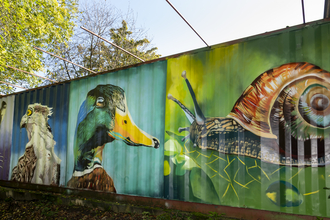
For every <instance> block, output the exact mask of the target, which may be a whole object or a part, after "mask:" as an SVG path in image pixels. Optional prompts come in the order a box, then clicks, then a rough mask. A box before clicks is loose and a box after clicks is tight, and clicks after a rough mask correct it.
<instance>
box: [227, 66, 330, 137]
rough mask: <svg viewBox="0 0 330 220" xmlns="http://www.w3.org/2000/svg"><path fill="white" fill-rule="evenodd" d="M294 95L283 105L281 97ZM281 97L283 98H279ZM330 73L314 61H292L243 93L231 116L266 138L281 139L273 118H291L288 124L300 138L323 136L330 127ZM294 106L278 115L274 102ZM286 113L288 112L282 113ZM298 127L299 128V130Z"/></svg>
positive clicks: (257, 80)
mask: <svg viewBox="0 0 330 220" xmlns="http://www.w3.org/2000/svg"><path fill="white" fill-rule="evenodd" d="M288 95H290V97H291V99H290V100H291V101H290V100H287V101H286V102H287V103H284V104H283V99H282V100H281V97H283V96H288ZM279 97H280V98H279ZM329 100H330V73H329V72H327V71H325V70H323V69H321V68H320V67H318V66H315V65H313V64H310V63H306V62H304V63H303V62H301V63H288V64H284V65H282V66H280V67H278V68H274V69H271V70H268V71H266V72H265V73H263V74H261V75H260V76H259V77H258V78H256V79H255V80H254V81H253V83H252V84H251V85H250V86H249V87H248V88H247V89H246V90H245V91H244V92H243V94H242V96H241V97H240V98H239V99H238V100H237V102H236V103H235V105H234V107H233V109H232V111H231V112H230V114H229V115H228V116H227V117H230V118H234V119H235V120H236V121H237V122H238V123H240V124H241V125H242V126H243V127H244V128H245V129H247V130H249V131H251V132H252V133H254V134H256V135H258V136H260V137H265V138H275V139H276V138H278V136H277V134H276V132H273V128H272V127H275V125H274V126H272V123H273V124H274V120H273V119H272V118H274V117H277V118H278V119H279V120H285V119H288V121H287V124H286V126H287V127H288V126H289V127H290V129H291V130H292V132H293V135H294V136H295V137H297V138H300V139H308V138H310V137H319V135H320V134H321V132H320V131H321V130H322V132H323V133H324V131H325V129H327V128H328V127H329V126H330V114H329V113H330V101H329ZM276 102H278V103H281V102H282V106H281V107H286V108H290V109H288V110H289V111H288V113H287V114H286V115H282V116H281V115H278V114H279V113H278V112H276V111H274V104H275V103H276ZM282 114H284V113H282ZM297 129H298V130H297Z"/></svg>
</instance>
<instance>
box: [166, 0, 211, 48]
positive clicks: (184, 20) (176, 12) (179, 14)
mask: <svg viewBox="0 0 330 220" xmlns="http://www.w3.org/2000/svg"><path fill="white" fill-rule="evenodd" d="M166 1H167V3H168V4H169V5H170V6H171V7H172V8H173V9H174V11H176V13H178V15H179V16H180V17H181V18H182V19H183V20H184V21H185V22H186V23H187V24H188V26H189V27H190V28H191V29H192V30H193V31H194V32H195V33H196V34H197V36H198V37H199V38H200V39H201V40H202V41H203V42H204V44H206V46H208V47H210V46H209V45H208V44H207V43H206V42H205V40H204V39H203V38H202V37H201V36H200V35H199V34H198V33H197V31H196V30H195V29H194V28H193V27H192V26H191V25H190V24H189V22H188V21H187V20H186V19H185V18H184V17H183V15H181V13H180V12H179V11H178V10H177V9H176V8H175V7H174V6H173V5H172V4H171V2H170V1H169V0H166Z"/></svg>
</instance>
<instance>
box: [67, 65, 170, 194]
mask: <svg viewBox="0 0 330 220" xmlns="http://www.w3.org/2000/svg"><path fill="white" fill-rule="evenodd" d="M165 76H166V62H158V63H154V64H152V65H145V66H141V67H139V68H131V69H127V70H124V71H118V72H116V73H108V74H104V75H100V76H98V77H95V78H91V79H88V80H84V79H82V80H78V81H75V82H72V83H71V85H70V90H71V92H70V121H69V132H68V137H69V140H68V146H69V148H68V155H67V158H70V159H71V161H72V162H71V161H70V163H68V164H69V169H68V170H67V174H66V175H67V186H68V187H72V188H85V189H90V190H102V191H107V192H113V193H120V194H122V193H127V194H135V195H145V196H155V197H159V196H162V195H163V191H162V185H163V174H162V169H163V168H162V165H163V162H162V160H163V157H164V154H163V152H164V151H163V148H162V146H163V143H164V142H163V136H164V133H162V131H163V132H164V130H163V129H159V128H160V127H159V126H158V125H161V122H162V121H163V120H164V102H162V100H164V99H163V98H162V95H165V85H164V83H163V82H164V80H165ZM162 106H163V108H162Z"/></svg>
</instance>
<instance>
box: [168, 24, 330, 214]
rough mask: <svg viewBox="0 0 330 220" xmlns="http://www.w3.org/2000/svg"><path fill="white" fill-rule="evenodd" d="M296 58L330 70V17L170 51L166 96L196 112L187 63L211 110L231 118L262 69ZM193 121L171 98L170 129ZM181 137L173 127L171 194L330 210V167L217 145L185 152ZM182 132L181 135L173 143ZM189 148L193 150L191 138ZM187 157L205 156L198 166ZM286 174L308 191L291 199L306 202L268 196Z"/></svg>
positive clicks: (228, 202)
mask: <svg viewBox="0 0 330 220" xmlns="http://www.w3.org/2000/svg"><path fill="white" fill-rule="evenodd" d="M290 62H309V63H312V64H315V65H318V66H320V67H321V68H323V69H325V70H327V71H330V23H320V24H318V23H313V24H312V25H306V26H305V27H303V28H295V29H287V30H283V31H281V32H277V33H274V34H269V35H265V36H257V37H251V38H248V39H245V40H244V41H240V42H237V43H234V44H230V45H229V44H228V45H225V44H222V45H219V46H216V47H213V48H212V49H201V50H197V51H194V52H191V53H187V54H184V55H181V56H178V57H175V58H170V59H168V63H167V87H166V95H167V94H172V95H173V96H174V97H175V98H177V99H178V100H180V101H181V102H182V103H183V104H184V105H185V106H187V107H188V108H189V109H190V110H191V111H192V112H193V102H192V99H191V96H190V94H189V91H188V89H187V86H186V84H185V82H184V79H183V78H182V77H181V73H182V71H184V70H185V71H187V78H188V79H189V80H190V83H191V85H192V87H193V90H194V91H195V94H196V98H197V101H198V103H199V104H200V106H201V109H202V111H203V113H204V115H205V116H206V117H225V116H227V115H228V113H229V112H230V111H231V109H232V107H233V105H234V103H235V102H236V100H237V99H238V98H239V97H240V96H241V94H242V92H243V91H244V90H245V89H246V88H247V87H248V85H250V84H251V83H252V82H253V81H254V79H255V78H256V77H257V76H259V75H260V74H261V73H263V72H265V71H267V70H269V69H272V68H274V67H278V66H280V65H282V64H285V63H290ZM189 125H190V124H189V122H188V120H187V119H186V117H185V115H184V113H183V111H182V110H181V109H180V108H179V106H178V105H176V104H175V103H174V102H173V101H170V100H166V114H165V131H171V132H174V133H176V134H179V133H178V132H177V131H178V128H179V127H188V126H189ZM187 134H188V132H183V133H181V134H179V135H181V136H182V137H183V136H185V135H187ZM182 137H180V138H182ZM180 138H179V137H177V138H170V136H169V135H168V134H165V142H166V143H165V170H164V171H165V173H164V175H165V198H168V199H179V200H184V201H195V202H203V203H211V204H221V205H229V206H234V207H249V208H257V209H264V210H272V211H279V212H287V213H295V214H307V215H318V216H320V215H321V216H330V213H329V212H330V203H329V201H330V200H329V199H328V196H329V194H330V190H328V191H326V190H324V189H323V188H324V187H325V186H328V187H330V166H326V167H316V168H311V167H306V168H304V167H302V168H297V167H290V166H287V167H284V166H278V165H272V164H267V163H263V162H261V161H260V160H255V159H251V158H248V157H241V156H240V157H238V156H235V155H231V156H229V155H225V154H220V153H218V152H216V151H212V150H205V151H201V150H200V149H195V150H192V151H191V150H190V153H187V151H181V147H183V149H184V144H183V143H182V142H181V141H180ZM175 139H176V140H177V142H173V140H175ZM169 140H171V141H172V142H167V141H169ZM326 141H330V139H329V138H327V140H326ZM180 145H181V146H180ZM186 147H187V149H189V143H187V144H186ZM166 149H167V151H166ZM180 152H181V153H180ZM180 154H181V155H180ZM184 156H190V157H191V158H193V159H194V160H195V161H197V166H196V164H195V163H193V162H191V161H190V160H189V158H187V157H186V159H184ZM184 163H186V164H184ZM189 163H190V164H189ZM200 168H201V169H200ZM191 176H193V177H194V178H191ZM279 180H283V181H286V182H288V183H290V184H292V185H294V186H295V187H296V188H297V189H298V191H299V193H300V194H294V193H293V195H292V198H291V200H294V201H298V200H299V201H302V203H301V204H300V205H299V206H296V207H280V206H277V205H275V204H273V203H272V202H271V201H270V199H269V198H268V197H267V196H266V190H267V188H268V187H269V186H270V184H272V183H274V182H277V181H279ZM278 187H280V186H279V185H278ZM281 190H282V189H280V192H279V193H280V194H281V193H283V190H282V191H281ZM287 197H289V196H287ZM286 199H290V198H286ZM328 210H329V211H328Z"/></svg>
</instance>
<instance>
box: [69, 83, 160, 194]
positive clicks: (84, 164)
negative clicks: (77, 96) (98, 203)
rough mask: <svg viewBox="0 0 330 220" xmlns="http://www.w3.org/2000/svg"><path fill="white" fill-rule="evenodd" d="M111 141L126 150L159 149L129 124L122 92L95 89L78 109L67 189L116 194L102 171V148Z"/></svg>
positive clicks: (112, 88) (154, 140) (114, 88)
mask: <svg viewBox="0 0 330 220" xmlns="http://www.w3.org/2000/svg"><path fill="white" fill-rule="evenodd" d="M114 140H121V141H123V142H124V143H125V144H127V145H130V146H146V147H152V148H156V149H157V148H159V140H158V139H157V138H155V137H152V136H151V135H149V134H147V133H146V132H144V131H142V130H141V129H140V128H139V127H138V126H136V125H135V123H134V122H133V120H132V118H131V115H130V113H129V111H128V106H127V102H126V97H125V92H124V90H123V89H122V88H120V87H118V86H114V85H98V86H97V87H96V88H95V89H93V90H91V91H89V92H88V94H87V98H86V100H85V101H84V102H83V104H82V105H81V106H80V110H79V114H78V120H77V128H76V134H75V140H74V141H75V142H74V172H73V177H72V178H71V180H69V182H68V186H69V187H74V188H87V189H94V190H103V191H109V192H116V188H115V186H114V182H113V180H112V178H111V177H110V176H109V175H108V174H107V173H106V171H105V170H104V169H103V167H102V160H103V149H104V147H105V144H106V143H111V142H112V141H114Z"/></svg>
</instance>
